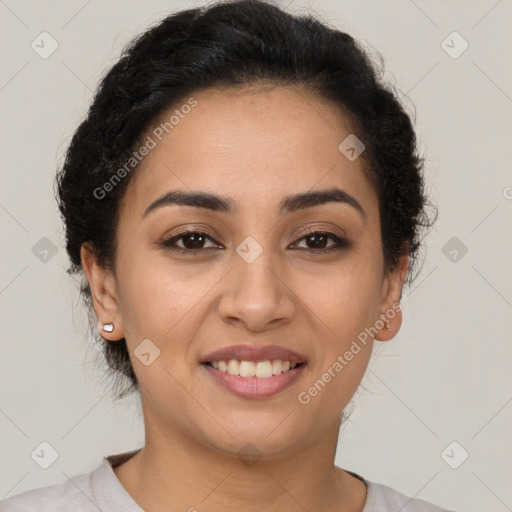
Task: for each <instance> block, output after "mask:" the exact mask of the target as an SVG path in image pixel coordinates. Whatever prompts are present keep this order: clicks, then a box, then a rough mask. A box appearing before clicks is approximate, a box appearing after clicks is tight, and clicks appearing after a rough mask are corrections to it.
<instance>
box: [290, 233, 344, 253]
mask: <svg viewBox="0 0 512 512" xmlns="http://www.w3.org/2000/svg"><path fill="white" fill-rule="evenodd" d="M329 239H330V240H334V242H335V243H334V244H331V245H327V243H328V240H329ZM303 240H304V241H305V243H306V244H307V247H306V249H305V250H306V251H312V252H320V253H321V252H329V251H333V250H337V249H347V248H349V247H351V243H350V242H349V241H348V240H347V239H345V238H340V237H339V236H337V235H335V234H334V233H329V232H326V231H313V232H309V233H308V234H307V235H306V236H304V237H302V238H301V239H300V240H299V241H298V242H299V243H300V242H302V241H303Z"/></svg>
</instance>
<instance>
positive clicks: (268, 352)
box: [201, 345, 307, 399]
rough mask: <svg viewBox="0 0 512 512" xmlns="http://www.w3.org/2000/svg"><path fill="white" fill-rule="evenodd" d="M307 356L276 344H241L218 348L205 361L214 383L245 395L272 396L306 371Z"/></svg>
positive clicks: (254, 397)
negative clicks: (258, 345)
mask: <svg viewBox="0 0 512 512" xmlns="http://www.w3.org/2000/svg"><path fill="white" fill-rule="evenodd" d="M306 365H307V361H306V359H305V358H304V357H303V356H301V355H300V354H298V353H297V352H294V351H291V350H288V349H285V348H284V347H279V346H276V345H272V346H267V347H254V346H249V345H238V346H235V347H227V348H224V349H220V350H217V351H216V352H213V353H212V354H210V355H209V356H206V357H205V358H204V359H203V360H202V361H201V366H202V367H203V368H204V369H205V370H206V372H207V373H208V375H210V377H212V378H213V380H214V382H216V383H217V384H219V385H220V386H221V387H223V388H224V389H227V390H228V391H230V392H231V393H233V394H235V395H237V396H241V397H244V398H253V399H257V398H268V397H271V396H274V395H276V394H277V393H280V392H281V391H283V390H285V389H286V388H288V387H289V386H291V385H292V384H293V383H294V382H295V381H296V380H297V378H298V377H299V376H300V375H301V374H302V373H303V371H304V368H305V367H306Z"/></svg>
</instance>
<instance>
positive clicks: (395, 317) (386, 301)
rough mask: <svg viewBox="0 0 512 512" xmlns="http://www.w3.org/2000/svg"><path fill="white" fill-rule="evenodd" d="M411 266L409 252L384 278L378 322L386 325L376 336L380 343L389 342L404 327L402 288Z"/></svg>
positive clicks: (400, 258)
mask: <svg viewBox="0 0 512 512" xmlns="http://www.w3.org/2000/svg"><path fill="white" fill-rule="evenodd" d="M408 264H409V255H408V252H405V253H403V254H402V256H400V257H399V260H398V263H397V265H396V268H395V269H394V270H393V271H392V272H390V273H388V274H387V275H386V276H385V278H384V284H383V286H382V297H381V309H380V315H379V318H380V320H381V321H378V320H377V322H376V323H378V324H379V325H380V324H381V323H383V324H384V326H383V328H382V329H380V330H379V332H378V333H377V334H376V335H375V339H376V340H379V341H388V340H390V339H392V338H394V337H395V336H396V335H397V333H398V331H399V330H400V327H401V325H402V307H401V305H400V298H401V296H402V286H403V284H404V281H405V277H406V275H407V267H408Z"/></svg>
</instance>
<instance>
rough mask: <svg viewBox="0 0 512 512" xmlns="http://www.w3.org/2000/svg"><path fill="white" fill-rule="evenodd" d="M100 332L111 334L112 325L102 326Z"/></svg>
mask: <svg viewBox="0 0 512 512" xmlns="http://www.w3.org/2000/svg"><path fill="white" fill-rule="evenodd" d="M102 330H104V331H105V332H113V330H114V324H103V327H102Z"/></svg>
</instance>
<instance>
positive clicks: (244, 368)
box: [202, 359, 306, 379]
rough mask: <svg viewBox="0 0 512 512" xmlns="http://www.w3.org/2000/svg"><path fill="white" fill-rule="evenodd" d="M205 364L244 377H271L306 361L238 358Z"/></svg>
mask: <svg viewBox="0 0 512 512" xmlns="http://www.w3.org/2000/svg"><path fill="white" fill-rule="evenodd" d="M202 364H205V365H207V366H209V367H211V368H214V369H215V370H219V371H220V372H224V373H227V374H229V375H235V376H239V377H243V378H246V379H247V378H256V379H269V378H271V377H273V376H274V375H281V373H285V372H289V371H290V370H294V369H295V368H297V367H300V366H302V365H304V364H306V363H292V362H290V361H282V360H281V359H274V360H273V361H270V360H266V361H257V362H254V361H244V360H242V361H238V360H236V359H229V360H221V361H208V362H206V363H202Z"/></svg>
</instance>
